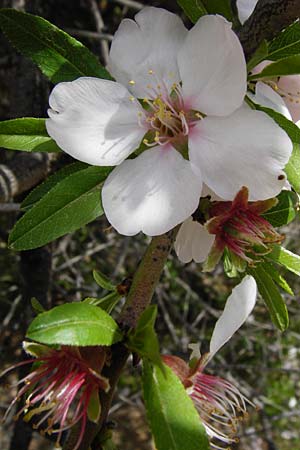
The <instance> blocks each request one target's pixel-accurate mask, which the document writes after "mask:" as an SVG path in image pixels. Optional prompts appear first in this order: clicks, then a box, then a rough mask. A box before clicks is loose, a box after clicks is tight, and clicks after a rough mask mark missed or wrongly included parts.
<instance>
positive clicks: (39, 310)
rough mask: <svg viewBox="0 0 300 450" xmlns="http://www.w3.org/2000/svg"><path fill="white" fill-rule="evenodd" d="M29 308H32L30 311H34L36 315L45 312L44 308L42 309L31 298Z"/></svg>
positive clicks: (33, 298)
mask: <svg viewBox="0 0 300 450" xmlns="http://www.w3.org/2000/svg"><path fill="white" fill-rule="evenodd" d="M31 306H32V309H33V310H34V312H36V313H37V314H40V313H42V312H44V311H46V310H45V308H44V307H43V305H42V304H41V303H40V302H39V301H38V299H37V298H35V297H32V299H31Z"/></svg>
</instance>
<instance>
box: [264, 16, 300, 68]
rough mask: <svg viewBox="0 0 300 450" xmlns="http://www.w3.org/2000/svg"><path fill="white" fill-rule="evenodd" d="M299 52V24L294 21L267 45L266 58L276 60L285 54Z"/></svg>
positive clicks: (290, 54)
mask: <svg viewBox="0 0 300 450" xmlns="http://www.w3.org/2000/svg"><path fill="white" fill-rule="evenodd" d="M299 54H300V24H299V22H295V23H293V24H292V25H290V26H289V27H287V28H286V29H285V30H283V31H282V32H281V33H279V34H278V36H276V38H275V39H274V40H273V41H272V42H271V44H270V45H269V52H268V59H270V60H272V61H276V60H278V59H282V58H286V57H287V56H292V55H299Z"/></svg>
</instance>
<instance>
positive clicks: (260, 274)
mask: <svg viewBox="0 0 300 450" xmlns="http://www.w3.org/2000/svg"><path fill="white" fill-rule="evenodd" d="M248 273H249V274H250V275H252V276H253V277H254V278H255V280H256V283H257V287H258V290H259V293H260V295H261V296H262V298H263V300H264V302H265V304H266V306H267V308H268V310H269V313H270V316H271V319H272V322H273V323H274V325H275V326H276V327H277V328H278V329H279V330H280V331H284V330H285V329H286V328H287V327H288V325H289V316H288V311H287V308H286V305H285V303H284V300H283V298H282V296H281V294H280V292H279V290H278V288H277V286H276V284H275V283H274V281H273V280H272V277H271V276H270V275H269V273H268V272H266V270H265V269H264V268H263V266H262V265H261V264H260V265H259V266H257V267H255V268H248Z"/></svg>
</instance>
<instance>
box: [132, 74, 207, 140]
mask: <svg viewBox="0 0 300 450" xmlns="http://www.w3.org/2000/svg"><path fill="white" fill-rule="evenodd" d="M148 74H149V75H151V76H152V77H153V83H150V84H147V93H148V95H147V96H146V97H144V99H143V100H142V103H143V108H144V111H143V112H141V111H140V112H139V123H140V125H141V126H142V127H143V128H146V129H148V130H149V135H147V137H146V138H145V139H144V140H143V143H144V144H145V145H147V146H148V147H154V146H156V145H165V144H168V143H172V144H173V145H175V146H176V144H179V145H181V144H182V143H184V142H185V141H186V140H187V136H188V134H189V132H190V130H191V128H192V127H193V126H194V124H195V123H196V122H197V121H198V120H200V119H201V118H202V117H204V116H203V115H202V114H201V113H199V112H197V111H193V110H190V109H189V108H188V107H187V104H186V102H185V101H184V98H183V93H182V88H181V85H180V83H173V85H172V87H171V92H170V90H169V89H168V87H167V85H166V83H165V82H164V81H160V80H159V79H158V78H157V77H156V75H155V73H154V71H153V70H149V71H148ZM129 84H132V85H134V84H135V82H134V81H133V80H131V81H130V82H129ZM131 99H132V101H134V100H135V99H134V97H132V98H131Z"/></svg>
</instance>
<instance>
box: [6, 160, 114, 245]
mask: <svg viewBox="0 0 300 450" xmlns="http://www.w3.org/2000/svg"><path fill="white" fill-rule="evenodd" d="M111 170H112V169H111V168H110V167H95V166H90V167H83V168H82V170H79V171H76V172H75V173H72V174H71V175H69V176H67V177H66V178H65V179H63V180H61V181H60V182H59V183H57V184H56V185H55V186H54V187H53V188H52V189H50V190H49V191H48V192H47V194H46V195H44V197H42V199H41V200H39V201H38V202H37V203H35V204H34V206H33V207H32V208H31V209H29V210H28V211H27V212H26V213H25V214H24V216H23V217H21V219H20V220H19V221H18V222H17V223H16V225H15V227H14V228H13V230H12V232H11V234H10V237H9V245H10V247H11V248H13V249H15V250H28V249H31V248H36V247H40V246H42V245H44V244H46V243H48V242H51V241H52V240H54V239H56V238H58V237H60V236H63V235H64V234H66V233H70V232H71V231H74V230H76V229H78V228H80V227H82V226H83V225H85V224H87V223H89V222H91V221H92V220H94V219H96V218H97V217H99V216H101V215H102V214H103V209H102V205H101V199H100V189H101V186H102V184H103V181H104V180H105V178H106V177H107V175H108V174H109V172H110V171H111Z"/></svg>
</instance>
